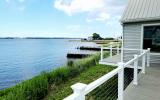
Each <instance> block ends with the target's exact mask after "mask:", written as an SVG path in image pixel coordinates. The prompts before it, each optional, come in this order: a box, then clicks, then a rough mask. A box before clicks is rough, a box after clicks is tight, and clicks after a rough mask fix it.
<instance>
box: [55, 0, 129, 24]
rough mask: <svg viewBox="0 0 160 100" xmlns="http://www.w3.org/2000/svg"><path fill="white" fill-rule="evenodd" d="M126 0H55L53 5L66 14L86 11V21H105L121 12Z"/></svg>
mask: <svg viewBox="0 0 160 100" xmlns="http://www.w3.org/2000/svg"><path fill="white" fill-rule="evenodd" d="M125 1H126V0H55V2H54V7H55V8H56V9H58V10H61V11H64V12H65V13H66V14H68V15H70V16H71V15H74V14H76V13H83V12H86V13H88V15H87V18H86V21H87V22H92V21H102V22H106V21H108V20H110V18H111V17H116V16H119V15H121V14H122V11H123V8H124V4H125Z"/></svg>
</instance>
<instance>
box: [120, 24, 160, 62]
mask: <svg viewBox="0 0 160 100" xmlns="http://www.w3.org/2000/svg"><path fill="white" fill-rule="evenodd" d="M150 24H151V25H152V24H153V25H154V24H160V21H154V22H142V23H140V22H139V23H125V24H123V48H124V50H123V61H124V62H127V61H129V60H131V59H132V58H133V57H134V55H135V54H140V53H141V49H143V26H144V25H150ZM125 48H126V49H127V48H128V49H140V50H138V51H136V50H125ZM155 56H156V55H155V54H154V55H153V56H152V55H151V59H152V61H155V60H154V59H155ZM158 57H159V58H158V60H159V61H160V55H159V56H158ZM156 60H157V56H156Z"/></svg>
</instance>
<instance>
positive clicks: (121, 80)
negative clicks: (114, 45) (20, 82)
mask: <svg viewBox="0 0 160 100" xmlns="http://www.w3.org/2000/svg"><path fill="white" fill-rule="evenodd" d="M118 67H119V68H121V70H120V71H119V72H118V100H123V88H124V64H123V63H122V62H120V63H118Z"/></svg>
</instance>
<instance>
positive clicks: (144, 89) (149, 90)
mask: <svg viewBox="0 0 160 100" xmlns="http://www.w3.org/2000/svg"><path fill="white" fill-rule="evenodd" d="M138 76H139V77H138V85H137V86H135V85H133V83H131V84H130V85H129V86H128V87H127V88H126V90H125V92H124V100H160V65H155V64H154V65H153V64H151V67H149V68H146V74H141V73H140V74H139V75H138Z"/></svg>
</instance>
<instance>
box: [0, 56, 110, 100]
mask: <svg viewBox="0 0 160 100" xmlns="http://www.w3.org/2000/svg"><path fill="white" fill-rule="evenodd" d="M107 55H108V54H107V53H106V54H105V56H107ZM99 58H100V54H96V55H93V56H90V57H87V58H84V59H81V60H78V61H75V62H73V63H72V64H71V66H65V67H60V68H58V69H55V70H53V71H51V72H47V73H45V72H43V73H41V74H40V75H38V76H35V77H33V78H32V79H30V80H26V81H24V82H21V83H20V84H18V85H16V86H14V87H11V88H8V89H5V90H1V91H0V100H40V99H42V98H44V97H45V96H46V95H47V93H48V91H49V90H50V88H51V86H52V85H53V84H54V85H55V86H56V85H59V84H61V83H63V82H65V81H67V80H68V79H70V78H73V77H75V76H77V75H79V74H80V73H81V72H83V71H85V70H87V69H88V68H89V67H91V66H94V65H96V64H97V63H98V61H99Z"/></svg>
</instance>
